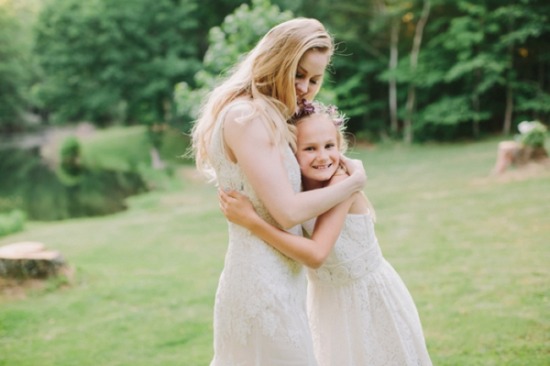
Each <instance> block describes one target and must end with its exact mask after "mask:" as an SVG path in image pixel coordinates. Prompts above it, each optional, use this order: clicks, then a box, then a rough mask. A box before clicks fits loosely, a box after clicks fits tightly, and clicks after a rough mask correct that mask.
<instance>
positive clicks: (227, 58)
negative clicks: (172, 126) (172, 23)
mask: <svg viewBox="0 0 550 366" xmlns="http://www.w3.org/2000/svg"><path fill="white" fill-rule="evenodd" d="M292 17H293V14H292V12H290V11H281V10H280V9H279V7H278V6H276V5H272V4H271V3H270V1H269V0H253V1H252V6H249V5H247V4H243V5H241V6H240V7H238V8H237V9H235V11H234V12H233V13H232V14H229V15H228V16H227V17H226V18H225V20H224V21H223V23H222V24H221V25H220V26H219V27H213V28H212V29H211V30H210V32H209V47H208V50H207V51H206V54H205V56H204V61H203V68H202V70H200V71H199V72H198V73H197V74H196V76H195V79H194V83H195V85H197V87H196V88H192V87H191V86H190V84H189V83H187V82H181V83H179V84H178V85H177V86H176V89H175V100H176V103H177V105H178V113H179V115H180V116H182V117H183V118H184V119H185V120H186V122H187V127H189V126H190V122H191V121H193V120H195V119H196V118H197V116H198V112H199V107H200V105H201V101H202V100H203V99H204V97H205V96H206V94H207V93H208V91H210V90H211V89H212V88H213V87H214V86H215V84H216V82H217V81H218V80H219V78H220V77H223V76H224V74H225V73H226V72H227V71H228V69H229V68H230V67H231V66H232V65H234V64H235V63H236V62H238V61H239V59H240V58H241V57H242V56H243V55H244V54H245V53H246V52H248V51H250V50H251V49H252V48H253V47H254V46H255V45H256V43H257V42H258V41H259V40H260V38H261V37H262V36H263V35H264V34H265V33H267V31H269V29H271V28H272V27H273V26H275V25H276V24H279V23H281V22H284V21H286V20H289V19H291V18H292Z"/></svg>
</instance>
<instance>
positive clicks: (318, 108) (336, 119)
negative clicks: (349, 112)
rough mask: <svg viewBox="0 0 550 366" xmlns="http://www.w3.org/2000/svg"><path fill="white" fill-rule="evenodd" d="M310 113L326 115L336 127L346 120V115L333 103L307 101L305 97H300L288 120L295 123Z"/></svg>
mask: <svg viewBox="0 0 550 366" xmlns="http://www.w3.org/2000/svg"><path fill="white" fill-rule="evenodd" d="M312 114H325V115H327V116H328V117H329V118H330V119H331V121H332V122H333V123H334V125H335V126H336V127H341V126H343V125H344V122H345V121H346V117H345V116H344V115H343V114H342V113H340V111H338V108H337V107H336V106H335V105H325V104H323V103H321V102H309V101H308V100H306V99H302V102H301V104H300V107H299V109H298V111H297V112H296V113H294V114H293V115H292V117H290V120H289V122H290V123H292V124H296V123H297V122H298V121H299V120H301V119H302V118H305V117H307V116H310V115H312Z"/></svg>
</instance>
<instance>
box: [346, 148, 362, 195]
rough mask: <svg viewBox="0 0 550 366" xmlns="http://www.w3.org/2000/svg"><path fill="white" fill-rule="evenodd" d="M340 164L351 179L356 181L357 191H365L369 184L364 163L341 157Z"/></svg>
mask: <svg viewBox="0 0 550 366" xmlns="http://www.w3.org/2000/svg"><path fill="white" fill-rule="evenodd" d="M340 164H342V165H343V166H344V167H345V169H346V171H347V173H348V174H349V176H350V179H354V181H355V182H357V187H358V189H357V190H358V191H360V190H363V188H364V187H365V184H366V183H367V173H366V172H365V167H364V166H363V162H362V161H361V160H357V159H349V158H347V157H345V156H344V155H340Z"/></svg>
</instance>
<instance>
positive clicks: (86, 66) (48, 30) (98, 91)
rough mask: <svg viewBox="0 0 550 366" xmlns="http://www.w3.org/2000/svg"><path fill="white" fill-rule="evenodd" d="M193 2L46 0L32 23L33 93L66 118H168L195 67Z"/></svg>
mask: <svg viewBox="0 0 550 366" xmlns="http://www.w3.org/2000/svg"><path fill="white" fill-rule="evenodd" d="M196 6H197V4H196V1H194V0H178V1H173V0H159V1H154V2H151V1H148V0H139V1H131V2H130V1H121V2H116V4H114V3H112V2H111V1H109V0H92V1H80V0H58V1H52V2H49V3H48V5H47V6H46V7H45V8H44V10H43V11H42V13H41V14H40V17H39V19H38V24H37V26H36V45H37V46H36V52H37V55H38V57H39V60H40V63H41V65H42V67H43V69H44V81H43V83H41V84H40V85H37V87H36V89H37V91H36V94H37V96H38V97H39V98H40V99H41V100H42V101H43V102H44V104H45V105H47V106H48V107H49V108H50V109H51V112H52V118H53V119H54V120H56V121H60V122H64V121H67V120H74V119H88V120H91V121H93V122H95V123H100V124H101V123H103V124H105V123H107V122H109V121H112V120H114V119H124V120H126V121H129V122H134V121H138V122H141V123H146V124H153V123H157V122H163V121H167V120H168V118H169V115H170V113H171V109H172V107H171V104H172V102H171V100H172V99H171V95H172V89H173V85H174V84H175V83H176V82H177V81H180V80H182V79H183V80H190V79H191V76H192V75H193V73H194V72H195V70H196V68H197V66H198V60H197V47H198V46H197V43H198V41H197V39H196V38H195V35H194V34H195V31H196V29H197V26H198V24H197V21H196V19H195V18H194V17H193V16H192V13H193V11H195V9H196Z"/></svg>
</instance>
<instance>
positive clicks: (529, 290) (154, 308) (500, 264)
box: [0, 141, 550, 366]
mask: <svg viewBox="0 0 550 366" xmlns="http://www.w3.org/2000/svg"><path fill="white" fill-rule="evenodd" d="M495 152H496V143H495V142H491V141H489V142H483V143H474V144H461V145H447V146H445V145H439V146H438V145H433V146H425V147H417V146H413V147H405V146H381V147H376V148H374V149H367V150H365V149H356V150H355V151H353V152H352V154H353V156H355V157H360V158H361V159H362V160H363V161H364V162H365V167H366V170H367V173H368V175H369V182H368V184H367V187H366V189H365V192H366V193H367V195H368V196H369V198H370V199H371V200H372V202H373V204H374V205H375V208H376V210H377V216H378V223H377V236H378V239H379V241H380V244H381V247H382V250H383V252H384V254H385V256H386V258H387V259H388V260H389V261H390V263H392V265H393V266H394V267H395V268H396V269H397V271H398V272H399V273H400V275H401V276H402V278H403V280H404V281H405V282H406V284H407V286H408V287H409V289H410V291H411V293H412V295H413V297H414V299H415V302H416V303H417V306H418V310H419V313H420V316H421V319H422V323H423V326H424V330H425V335H426V339H427V343H428V348H429V351H430V353H431V355H432V358H433V361H434V364H435V365H468V366H471V365H484V366H485V365H495V366H497V365H498V366H501V365H544V364H548V363H549V361H550V338H549V337H548V335H549V334H550V266H548V263H550V247H549V246H548V244H549V243H550V225H548V214H549V210H548V209H549V205H548V202H549V199H550V190H549V187H550V185H549V182H550V171H549V170H548V169H546V170H543V171H540V172H538V173H537V174H535V175H533V176H529V177H528V178H525V179H522V178H521V177H519V178H518V177H517V176H512V175H510V176H508V178H507V177H501V178H497V177H491V176H489V172H490V170H491V168H492V165H493V164H494V158H495ZM113 153H114V152H113ZM185 169H186V170H185V172H183V171H182V172H180V173H179V175H178V176H179V179H180V180H181V182H182V184H181V188H180V189H177V190H176V189H171V190H169V191H166V192H152V193H149V194H147V195H143V196H139V197H132V198H131V199H129V201H128V202H129V207H130V209H129V210H128V211H126V212H122V213H119V214H115V215H111V216H107V217H101V218H91V219H77V220H68V221H63V222H53V223H40V222H31V223H29V225H28V227H27V229H26V231H24V232H22V233H18V234H15V235H11V236H9V237H4V238H2V239H1V240H0V245H3V244H7V243H11V242H16V241H23V240H37V241H42V242H44V243H45V244H46V245H47V246H48V247H51V248H54V249H56V250H59V251H61V252H62V253H63V255H64V256H65V257H66V259H67V260H68V262H69V263H70V264H71V265H72V266H73V267H74V268H75V278H74V280H73V281H72V283H71V284H70V286H62V285H59V286H56V285H55V284H53V285H52V286H51V287H50V288H43V289H34V290H32V291H28V292H27V295H26V298H24V299H17V298H12V297H9V296H6V295H0V365H22V366H25V365H28V366H31V365H32V366H34V365H36V364H37V362H38V363H39V364H40V365H55V366H57V365H90V366H91V365H94V366H95V365H130V364H131V365H162V366H164V365H206V364H208V362H209V361H210V358H211V357H212V307H213V303H214V294H215V290H216V285H217V281H218V277H219V274H220V271H221V269H222V267H223V258H224V254H225V250H226V240H227V227H226V223H225V219H224V218H223V217H222V216H221V214H220V213H219V209H218V203H217V199H216V192H215V189H214V187H213V186H210V185H206V184H205V183H204V182H202V181H201V180H199V179H197V177H196V175H194V174H191V173H190V171H189V169H191V168H185ZM511 173H516V172H511ZM516 175H517V174H516ZM510 177H512V178H513V179H512V178H510ZM516 178H517V179H516ZM21 350H24V352H22V351H21Z"/></svg>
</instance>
